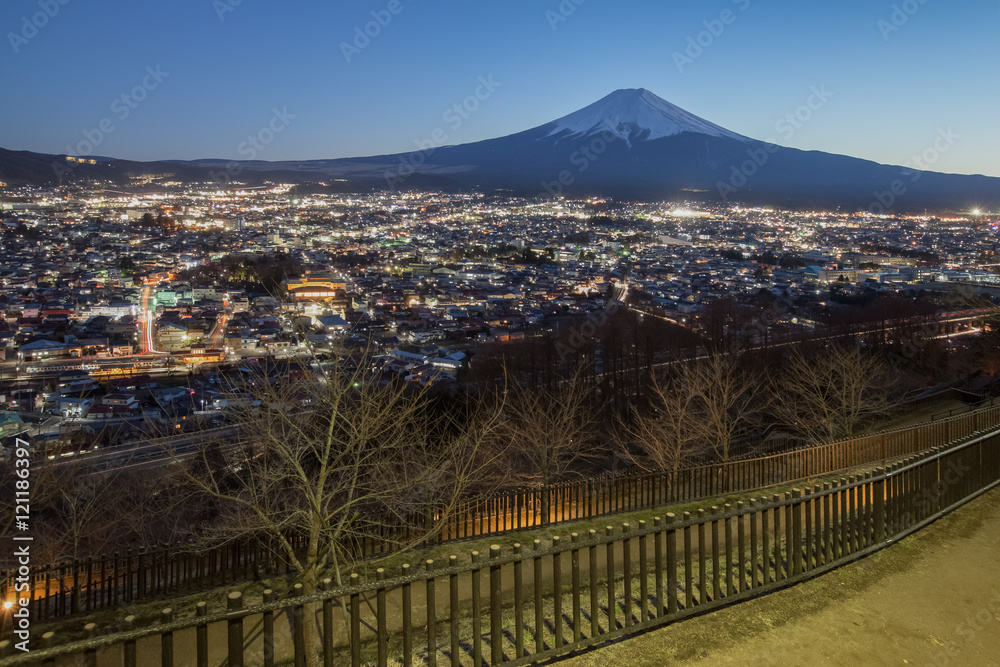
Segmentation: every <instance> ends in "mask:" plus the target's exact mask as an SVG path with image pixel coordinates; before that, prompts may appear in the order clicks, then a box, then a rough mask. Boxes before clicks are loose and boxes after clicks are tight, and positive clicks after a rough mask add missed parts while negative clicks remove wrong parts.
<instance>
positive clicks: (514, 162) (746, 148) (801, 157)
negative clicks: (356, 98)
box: [0, 88, 1000, 213]
mask: <svg viewBox="0 0 1000 667" xmlns="http://www.w3.org/2000/svg"><path fill="white" fill-rule="evenodd" d="M887 131H890V129H889V128H887ZM446 138H447V137H446V133H444V132H443V131H442V132H440V133H439V134H437V135H432V138H431V139H428V140H425V141H424V142H420V143H419V144H418V145H420V147H421V148H420V150H416V151H411V152H407V153H399V154H395V155H379V156H373V157H365V158H342V159H333V160H308V161H285V162H265V161H260V160H254V161H244V162H232V161H227V160H194V161H186V162H180V161H172V162H158V163H137V162H126V161H111V162H107V163H100V162H99V163H98V164H97V165H93V166H92V165H86V164H84V165H80V166H79V167H77V168H76V169H75V172H76V173H78V174H80V175H82V176H94V177H96V176H100V177H102V178H113V177H115V176H116V175H117V176H120V177H121V176H125V175H126V174H134V173H135V172H136V171H138V170H144V171H145V172H147V173H148V172H150V171H154V170H155V171H154V173H161V174H168V175H169V177H172V178H180V179H184V180H204V179H206V178H211V179H213V180H216V181H219V182H222V183H225V182H228V181H230V180H239V181H241V182H249V183H257V182H262V181H265V180H271V181H275V180H280V181H282V182H298V183H309V182H313V183H315V182H329V181H331V180H332V181H336V187H337V188H339V189H341V190H353V191H359V190H372V189H376V190H406V189H414V190H416V189H434V190H451V191H463V190H464V191H468V190H477V191H481V192H493V191H503V192H513V193H517V194H522V195H527V196H540V197H545V198H549V197H553V196H561V195H567V196H583V195H597V196H609V197H615V198H620V199H633V200H646V201H657V200H675V201H676V200H678V199H684V200H692V201H699V200H700V201H707V202H718V201H728V202H740V203H751V204H766V205H773V206H783V207H792V208H801V207H813V206H824V207H825V206H831V207H832V206H839V207H842V208H846V209H848V210H870V211H873V212H876V213H881V212H883V211H894V212H902V211H922V210H925V209H932V210H968V209H969V208H971V207H974V206H978V207H983V208H990V207H997V206H1000V178H993V177H987V176H978V175H976V176H966V175H957V174H941V173H936V172H930V171H920V170H918V169H914V168H909V167H900V166H891V165H883V164H878V163H875V162H871V161H868V160H861V159H857V158H852V157H846V156H843V155H835V154H831V153H823V152H819V151H803V150H798V149H794V148H785V147H781V146H777V145H775V144H772V143H767V142H764V141H759V140H757V139H753V138H751V137H746V136H743V135H741V134H738V133H736V132H732V131H730V130H727V129H725V128H723V127H720V126H719V125H716V124H714V123H711V122H709V121H707V120H705V119H703V118H699V117H698V116H695V115H694V114H692V113H689V112H688V111H685V110H684V109H681V108H680V107H677V106H675V105H673V104H671V103H670V102H668V101H666V100H664V99H662V98H660V97H658V96H656V95H654V94H653V93H651V92H650V91H648V90H645V89H641V88H640V89H628V90H618V91H615V92H613V93H611V94H610V95H607V96H606V97H604V98H602V99H600V100H598V101H597V102H595V103H593V104H591V105H589V106H587V107H584V108H583V109H580V110H579V111H575V112H573V113H570V114H568V115H566V116H563V117H562V118H559V119H558V120H555V121H552V122H550V123H546V124H544V125H541V126H538V127H535V128H533V129H530V130H526V131H524V132H519V133H517V134H512V135H508V136H505V137H499V138H496V139H488V140H485V141H478V142H475V143H468V144H461V145H456V146H445V145H441V144H442V143H443V142H444V141H445V140H446ZM435 139H436V140H437V141H436V142H435V141H434V140H435ZM935 139H937V138H936V137H931V138H930V142H931V144H933V142H934V140H935ZM920 140H921V138H915V141H920ZM49 157H51V158H52V159H54V160H59V159H64V158H65V156H49ZM40 158H41V159H40ZM44 158H45V156H40V155H39V154H28V153H24V152H20V153H14V152H12V151H4V150H2V149H0V179H2V180H5V181H8V182H15V183H16V182H18V180H21V181H24V180H37V179H40V178H41V179H45V178H47V179H48V180H52V178H51V170H49V171H48V172H45V171H44V170H40V169H39V164H45V159H44ZM12 172H13V173H12ZM91 172H93V174H91ZM18 177H20V179H19V178H18ZM331 187H332V186H331Z"/></svg>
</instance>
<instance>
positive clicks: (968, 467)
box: [0, 430, 1000, 667]
mask: <svg viewBox="0 0 1000 667" xmlns="http://www.w3.org/2000/svg"><path fill="white" fill-rule="evenodd" d="M998 485H1000V430H995V431H992V432H990V433H987V434H982V435H977V436H975V437H973V438H971V439H970V440H968V441H967V442H965V443H962V444H959V445H953V446H950V447H946V448H935V449H934V450H933V451H931V452H928V453H925V454H922V455H919V456H914V457H908V458H907V459H906V460H904V461H901V462H897V463H894V464H892V465H890V466H888V467H887V468H883V467H879V468H877V469H876V470H875V471H874V472H867V473H863V474H861V475H857V476H847V477H843V478H840V479H838V480H836V481H834V482H825V483H823V484H821V485H813V486H812V487H811V488H810V487H807V488H803V489H794V490H792V491H791V492H788V493H784V494H780V495H773V496H772V497H770V498H766V497H761V498H759V499H754V500H751V501H750V502H745V503H744V502H740V503H737V504H736V505H735V507H734V506H730V505H726V506H724V507H721V508H712V510H711V511H708V512H706V511H705V510H700V511H699V512H698V513H696V514H692V513H688V512H685V513H684V514H683V515H681V516H675V515H674V514H665V515H664V517H663V518H662V519H660V518H656V519H654V520H653V522H652V523H651V524H647V523H646V522H639V523H638V525H637V526H630V525H628V524H623V525H621V526H619V527H612V526H608V527H607V528H606V530H605V531H603V532H598V531H595V530H591V531H589V532H588V533H587V534H585V535H579V534H576V533H573V534H571V535H567V536H563V537H562V538H560V537H555V538H553V539H552V540H551V543H549V544H542V543H540V542H539V541H535V542H534V544H533V545H532V546H531V547H530V548H524V547H522V545H517V544H515V545H513V547H512V548H509V549H502V548H501V547H499V546H492V547H490V550H489V553H488V554H482V553H477V552H472V553H470V554H467V555H465V554H463V555H462V556H461V557H460V556H459V555H457V554H456V555H452V556H451V557H450V558H448V559H447V561H446V562H435V561H430V560H428V561H425V562H424V563H421V564H419V565H412V566H411V565H402V566H401V567H400V568H399V570H398V571H395V572H392V573H389V572H386V571H384V570H378V571H377V572H376V573H375V574H374V576H372V577H371V578H370V580H367V581H362V579H361V577H359V576H358V575H352V576H351V578H350V581H349V582H347V583H346V584H345V585H343V586H340V587H334V586H333V584H332V582H331V581H330V580H326V581H324V582H323V583H322V585H321V590H320V591H318V592H315V593H312V594H311V595H306V594H304V593H305V592H304V591H303V590H302V587H301V585H297V586H296V587H295V588H293V589H292V591H290V592H289V594H288V595H287V596H285V597H284V598H283V599H278V598H277V596H276V595H275V594H274V593H273V592H271V591H265V592H264V594H263V600H262V602H260V603H257V604H252V605H250V606H247V605H246V603H245V601H244V599H243V596H242V594H240V593H231V594H230V595H229V598H228V605H227V608H225V609H218V610H214V611H212V610H209V609H208V608H207V605H206V603H204V602H202V603H200V604H199V605H198V606H197V608H196V612H195V613H194V614H193V615H191V616H190V617H188V618H184V619H175V618H174V616H173V611H172V610H170V609H165V610H164V611H163V612H162V614H161V617H160V620H159V622H157V623H153V624H151V625H150V627H145V628H142V629H135V628H134V625H135V619H134V618H133V617H128V618H126V619H125V627H126V629H125V630H123V631H120V632H115V633H112V634H107V635H103V636H94V637H91V638H89V639H86V640H82V641H75V642H71V643H68V644H65V645H61V646H54V644H55V642H56V641H57V640H58V637H57V636H56V635H54V634H52V633H46V635H45V636H44V637H43V638H41V641H40V642H38V641H37V640H32V641H35V642H37V643H41V644H43V645H50V646H51V648H43V649H41V650H38V647H37V644H32V646H33V647H34V648H33V650H32V652H31V653H27V654H17V655H15V654H14V649H13V646H12V644H11V642H4V643H2V644H0V656H4V657H3V660H4V664H5V665H10V666H11V667H14V666H15V665H28V664H37V663H40V662H42V661H44V660H46V659H48V660H51V661H53V662H54V663H55V664H58V663H59V662H62V661H63V660H82V664H85V665H88V664H89V665H96V664H98V663H99V662H100V663H107V664H124V665H126V667H133V666H135V665H138V664H142V665H162V666H163V667H169V666H172V665H180V664H198V665H208V664H219V663H221V662H224V661H228V662H226V664H228V665H229V667H242V666H243V665H264V666H265V667H270V666H272V665H275V664H276V663H282V664H288V663H289V662H290V663H291V664H294V665H306V664H307V661H308V664H323V665H351V666H352V667H361V666H362V665H366V666H367V665H378V666H379V667H383V666H386V667H387V666H388V665H390V664H393V665H397V664H402V665H404V666H406V667H412V666H415V665H419V666H421V667H423V666H424V665H427V666H434V667H436V666H437V665H451V666H452V667H459V666H462V665H474V666H475V667H481V666H482V665H483V664H488V665H512V666H513V665H525V664H529V663H534V662H536V661H539V660H544V659H547V658H552V657H555V656H558V655H562V654H565V653H568V652H571V651H575V650H579V649H581V648H585V647H588V646H593V645H598V644H602V643H606V642H608V641H610V640H613V639H617V638H619V637H623V636H628V635H632V634H635V633H637V632H641V631H643V630H646V629H649V628H653V627H656V626H661V625H664V624H667V623H671V622H673V621H677V620H680V619H683V618H686V617H688V616H691V615H692V614H696V613H701V612H704V611H708V610H712V609H716V608H719V607H721V606H724V605H729V604H732V603H734V602H738V601H740V600H743V599H746V598H748V597H753V596H757V595H760V594H762V593H766V592H770V591H773V590H776V589H779V588H782V587H786V586H789V585H791V584H795V583H798V582H800V581H803V580H805V579H807V578H810V577H813V576H816V575H818V574H821V573H824V572H826V571H828V570H830V569H832V568H835V567H838V566H839V565H842V564H844V563H847V562H850V561H853V560H855V559H857V558H859V557H862V556H865V555H868V554H870V553H872V552H874V551H876V550H878V549H881V548H883V547H885V546H887V545H889V544H892V543H894V542H896V541H898V540H899V539H901V538H902V537H904V536H906V535H908V534H910V533H912V532H914V531H916V530H918V529H920V528H922V527H923V526H925V525H927V524H928V523H930V522H932V521H934V520H935V519H937V518H938V517H940V516H942V515H943V514H945V513H947V512H949V511H951V510H953V509H955V508H957V507H959V506H961V505H962V504H963V503H965V502H967V501H969V500H970V499H972V498H975V497H977V496H979V495H981V494H982V493H985V492H986V491H988V490H990V489H992V488H994V487H996V486H998ZM91 630H92V628H91ZM60 659H62V660H60ZM76 664H79V663H76Z"/></svg>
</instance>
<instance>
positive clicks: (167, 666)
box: [160, 607, 174, 667]
mask: <svg viewBox="0 0 1000 667" xmlns="http://www.w3.org/2000/svg"><path fill="white" fill-rule="evenodd" d="M172 620H174V610H173V609H171V608H170V607H167V608H166V609H164V610H163V611H161V612H160V623H161V624H162V623H169V622H171V621H172ZM160 664H161V665H162V666H163V667H173V664H174V633H173V632H162V633H160Z"/></svg>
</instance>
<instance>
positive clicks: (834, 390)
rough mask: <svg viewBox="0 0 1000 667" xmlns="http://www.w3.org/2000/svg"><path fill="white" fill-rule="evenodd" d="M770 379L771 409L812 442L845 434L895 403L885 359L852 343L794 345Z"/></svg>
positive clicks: (855, 429) (849, 434) (852, 431)
mask: <svg viewBox="0 0 1000 667" xmlns="http://www.w3.org/2000/svg"><path fill="white" fill-rule="evenodd" d="M770 384H771V392H770V393H771V396H772V409H773V411H774V413H775V415H776V416H777V417H778V418H779V419H781V420H782V421H783V422H785V424H787V425H788V426H790V427H791V428H793V429H794V430H795V431H797V432H799V433H801V434H802V435H804V436H805V437H807V438H810V439H811V440H813V441H815V442H821V441H829V440H832V439H834V438H838V437H851V436H853V435H854V434H855V433H856V432H857V429H858V427H859V425H860V424H861V423H862V422H863V421H864V420H865V419H867V418H870V417H874V416H877V415H883V414H886V413H888V412H889V411H890V410H892V409H893V408H894V407H896V406H897V405H898V404H899V403H898V400H897V398H896V397H895V396H894V395H893V393H892V391H891V389H890V385H891V380H890V378H889V377H888V367H887V365H886V363H885V362H884V361H883V360H882V359H881V358H880V357H879V356H877V355H876V354H874V353H869V352H865V351H864V350H862V349H861V348H860V347H858V346H857V345H853V344H846V345H836V344H833V345H829V346H826V347H825V348H823V349H822V350H816V351H814V352H812V353H805V352H802V351H800V350H795V351H794V352H792V354H791V357H790V358H789V360H788V363H787V365H786V367H785V369H784V371H783V372H782V373H781V374H779V375H778V376H776V377H775V378H773V379H772V380H771V383H770Z"/></svg>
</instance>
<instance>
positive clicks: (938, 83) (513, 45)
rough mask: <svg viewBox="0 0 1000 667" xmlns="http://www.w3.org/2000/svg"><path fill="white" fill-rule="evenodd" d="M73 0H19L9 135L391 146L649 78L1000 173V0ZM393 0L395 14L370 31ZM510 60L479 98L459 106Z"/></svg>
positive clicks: (763, 113) (555, 112) (859, 145)
mask: <svg viewBox="0 0 1000 667" xmlns="http://www.w3.org/2000/svg"><path fill="white" fill-rule="evenodd" d="M63 2H65V4H62V3H61V2H60V0H5V2H4V3H3V6H2V8H0V28H2V29H3V32H4V35H5V38H4V42H5V43H4V44H3V46H0V54H2V55H0V67H2V70H0V73H2V78H0V81H2V83H3V88H4V93H5V95H4V102H3V113H2V119H3V122H2V124H0V146H3V147H5V148H13V149H29V150H35V151H43V152H53V153H55V152H67V146H71V147H73V146H78V145H80V142H83V141H84V140H85V139H86V137H85V134H84V133H85V132H88V133H89V138H90V139H92V140H94V143H95V144H96V146H95V148H94V149H93V150H92V151H91V152H92V153H93V154H96V155H110V156H115V157H123V158H133V159H167V158H179V159H193V158H200V157H219V158H238V157H245V156H246V155H245V154H243V155H241V154H240V152H239V150H238V147H239V146H240V144H241V142H244V141H245V140H246V138H247V136H248V135H249V134H251V133H253V134H256V133H257V132H258V130H260V129H261V128H263V127H266V126H267V125H268V124H269V123H270V122H271V120H272V116H273V114H274V109H278V110H279V111H283V110H286V109H287V113H288V114H290V115H293V116H294V118H290V119H288V123H287V127H285V128H284V129H283V130H282V131H281V132H279V133H278V134H276V135H275V138H274V141H273V142H272V143H270V144H269V145H267V146H266V147H265V148H264V149H263V150H261V151H259V154H258V156H257V157H259V158H260V159H266V160H282V159H305V158H333V157H348V156H360V155H374V154H379V153H390V152H401V151H407V150H412V149H414V148H415V144H414V142H415V141H418V140H426V139H428V138H429V137H431V136H432V134H433V133H434V131H435V130H441V131H443V132H444V134H445V135H446V137H447V142H448V143H462V142H467V141H475V140H478V139H486V138H491V137H495V136H501V135H504V134H509V133H512V132H516V131H520V130H524V129H528V128H530V127H534V126H536V125H540V124H542V123H545V122H548V121H550V120H554V119H555V118H557V117H559V116H562V115H565V114H567V113H569V112H572V111H574V110H576V109H578V108H580V107H582V106H585V105H587V104H589V103H591V102H594V101H596V100H597V99H599V98H601V97H603V96H604V95H606V94H608V93H609V92H611V91H613V90H615V89H617V88H638V87H644V88H647V89H649V90H651V91H653V92H654V93H656V94H658V95H660V96H661V97H663V98H665V99H667V100H669V101H671V102H673V103H674V104H677V105H679V106H681V107H684V108H686V109H687V110H689V111H691V112H692V113H695V114H697V115H699V116H702V117H704V118H707V119H708V120H711V121H713V122H715V123H718V124H720V125H722V126H724V127H727V128H729V129H731V130H734V131H736V132H739V133H741V134H745V135H749V136H752V137H756V138H760V139H771V140H774V141H776V142H777V143H781V144H784V145H790V146H795V147H799V148H807V149H818V150H825V151H831V152H838V153H845V154H849V155H854V156H858V157H864V158H869V159H873V160H877V161H880V162H887V163H893V164H903V163H908V162H912V160H911V157H912V156H914V155H919V154H920V153H922V152H923V151H924V150H925V149H929V148H930V147H932V146H934V142H935V139H936V138H937V137H938V136H939V135H938V132H939V130H947V129H948V128H951V134H952V136H955V135H957V136H958V138H957V139H954V140H953V141H952V142H951V143H950V144H949V145H948V148H947V150H946V151H945V152H944V153H942V154H941V155H940V157H939V159H938V160H937V161H936V162H935V163H933V164H930V165H926V166H927V167H929V168H932V169H934V170H935V171H951V172H959V173H987V174H991V175H995V176H1000V161H998V158H997V156H998V155H1000V131H998V128H997V120H996V119H997V117H998V116H1000V113H998V110H1000V104H998V102H1000V39H998V37H1000V3H998V2H997V1H996V0H983V1H978V0H960V1H952V2H945V1H944V0H924V3H923V4H921V0H906V1H905V2H904V1H903V0H894V1H893V2H890V1H885V2H882V1H879V0H840V1H838V2H814V1H810V0H805V1H802V0H800V1H798V2H794V1H790V0H697V1H695V0H686V1H670V0H616V1H615V2H611V0H562V2H561V4H560V0H532V1H529V0H504V1H503V2H485V1H482V0H463V1H458V0H433V1H432V0H357V1H353V2H329V1H328V0H327V1H325V2H319V1H292V2H283V3H278V2H273V1H272V2H265V1H264V0H174V1H172V2H156V3H150V2H136V1H135V0H131V1H125V0H100V1H99V2H85V1H84V0H63ZM577 3H579V4H577ZM894 4H895V6H896V7H897V8H899V9H898V10H897V11H896V13H895V15H894V8H893V5H894ZM45 7H48V12H49V14H52V16H51V18H50V17H48V16H46V15H45V14H44V13H43V12H44V11H45ZM560 8H562V9H560ZM570 9H572V11H570ZM392 10H396V12H397V13H395V14H393V13H392ZM905 10H908V11H909V13H907V11H905ZM373 11H374V12H376V13H377V14H379V13H381V17H382V19H383V22H386V17H390V18H391V20H389V21H388V22H387V25H385V26H384V27H382V26H378V31H377V32H378V34H377V35H376V36H375V37H373V38H370V43H368V44H367V45H364V41H362V40H359V41H358V42H357V43H356V44H355V36H356V32H355V29H356V28H360V29H362V30H364V28H365V26H366V24H368V23H370V22H372V21H373V20H374V19H373V16H372V12H373ZM724 12H729V13H725V14H724ZM220 17H221V18H220ZM563 19H565V20H563ZM26 21H27V23H26ZM32 21H33V22H34V23H35V24H39V25H41V26H42V27H40V28H38V29H37V30H34V28H35V26H34V25H31V23H32ZM880 21H881V23H880ZM706 22H708V24H707V26H706ZM368 27H369V30H370V32H372V33H375V32H376V30H375V25H374V24H373V25H371V26H368ZM713 29H714V32H715V33H717V34H712V32H711V31H712V30H713ZM689 39H690V40H694V41H699V40H700V41H701V43H702V45H703V46H701V47H691V50H690V51H688V49H689V47H690V45H691V42H690V41H689ZM344 43H347V44H350V45H352V47H353V48H357V46H363V48H360V49H357V51H355V50H353V49H348V53H347V54H346V55H345V48H344V46H343V44H344ZM699 48H700V49H701V52H700V53H699V51H698V49H699ZM675 54H682V55H683V58H682V59H680V60H679V59H678V57H677V56H676V55H675ZM685 59H687V60H685ZM348 60H350V62H348ZM147 67H148V68H151V70H153V71H155V70H156V68H157V67H159V71H160V72H162V73H163V74H165V76H163V75H161V76H160V77H153V76H152V75H150V74H149V70H147ZM491 76H492V78H493V80H494V81H496V82H498V83H499V84H500V85H499V87H497V88H496V89H495V90H494V91H493V92H492V93H491V94H484V93H485V91H486V89H484V88H480V89H479V92H480V94H481V96H482V97H486V98H487V99H484V100H482V101H481V102H478V109H476V110H475V111H474V112H471V113H468V114H465V115H467V117H461V116H457V115H456V114H455V113H454V112H453V113H452V114H450V115H448V116H446V113H447V112H448V110H449V109H450V108H451V107H453V105H455V104H456V103H462V102H463V100H465V99H466V98H467V97H468V96H470V95H473V94H475V93H476V91H477V86H479V85H480V84H479V78H480V77H485V78H489V77H491ZM137 86H138V87H139V88H138V89H136V87H137ZM143 86H145V87H143ZM814 87H815V88H816V89H825V90H826V91H829V92H830V93H832V96H830V97H829V99H828V100H826V101H825V102H819V98H817V97H812V98H811V99H810V96H811V95H812V93H811V92H810V91H811V89H813V88H814ZM132 91H136V92H135V95H134V96H133V94H132ZM122 95H125V96H126V97H125V99H124V100H123V99H122ZM143 97H144V98H145V99H142V100H141V101H140V100H139V98H143ZM810 101H811V102H812V103H813V106H814V107H815V108H814V109H808V108H800V107H801V105H804V104H807V103H808V102H810ZM796 112H798V114H799V120H797V121H795V122H794V123H789V122H788V121H786V122H785V123H783V124H781V125H780V126H779V125H778V123H779V122H780V121H782V119H783V118H785V116H786V114H795V113H796ZM456 118H458V119H460V121H461V122H458V120H456ZM102 121H105V122H104V129H105V130H109V131H102V130H101V129H100V127H101V123H102ZM800 121H801V122H800ZM279 126H280V124H279ZM439 136H440V134H439ZM84 146H86V144H84ZM940 146H941V144H940V142H939V147H940ZM74 152H77V151H74Z"/></svg>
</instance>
